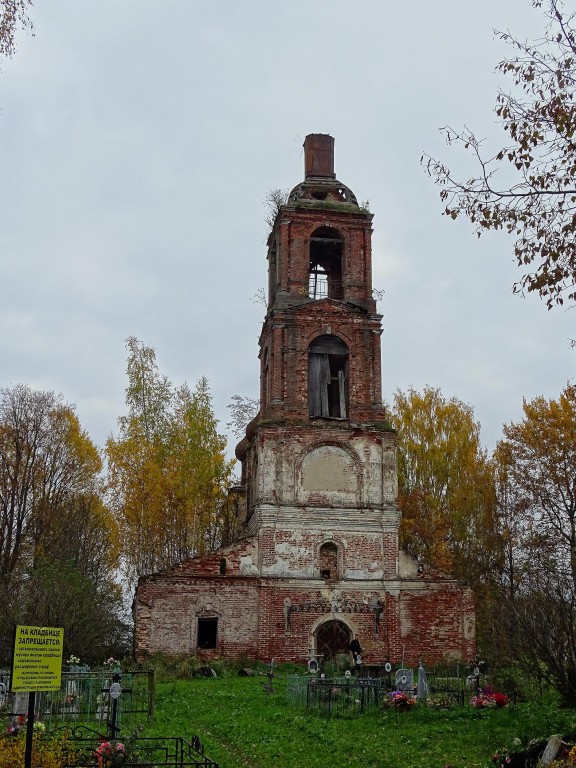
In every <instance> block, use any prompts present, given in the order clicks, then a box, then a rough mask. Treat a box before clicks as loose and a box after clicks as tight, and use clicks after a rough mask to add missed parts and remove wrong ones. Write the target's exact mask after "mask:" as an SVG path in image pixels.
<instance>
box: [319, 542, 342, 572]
mask: <svg viewBox="0 0 576 768" xmlns="http://www.w3.org/2000/svg"><path fill="white" fill-rule="evenodd" d="M319 556H320V557H319V559H320V578H321V579H325V580H327V581H328V580H336V579H338V547H337V546H336V544H334V542H332V541H328V542H326V543H325V544H322V546H321V547H320V552H319Z"/></svg>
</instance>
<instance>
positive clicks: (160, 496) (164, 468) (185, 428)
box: [106, 338, 233, 577]
mask: <svg viewBox="0 0 576 768" xmlns="http://www.w3.org/2000/svg"><path fill="white" fill-rule="evenodd" d="M127 349H128V363H127V374H128V387H127V389H126V403H127V408H128V413H127V415H126V416H122V417H121V418H120V419H119V428H120V434H119V436H118V437H117V438H110V439H109V440H108V443H107V446H106V455H107V459H108V469H109V476H108V496H109V500H110V505H111V508H112V509H113V510H114V513H115V516H116V520H117V522H118V525H119V529H120V540H121V542H122V557H123V562H124V564H125V568H126V572H127V574H128V575H129V576H131V577H137V576H140V575H143V574H149V573H154V572H156V571H158V570H161V569H163V568H167V567H169V566H170V565H172V564H174V563H176V562H180V561H182V560H185V559H187V558H190V557H193V556H195V555H198V554H202V553H203V552H206V551H209V550H211V549H214V548H215V547H216V546H217V545H218V544H219V543H220V541H221V537H222V532H223V528H224V527H225V524H226V513H227V493H228V488H229V486H230V484H231V480H232V466H233V462H231V461H229V460H227V459H226V457H225V454H224V449H225V446H226V440H225V438H224V437H223V436H221V435H219V434H218V431H217V422H216V419H215V417H214V413H213V410H212V401H211V397H210V391H209V388H208V383H207V381H206V379H200V381H199V382H198V384H197V385H196V388H195V389H194V390H193V391H191V390H190V389H189V388H188V386H187V385H183V386H182V387H180V388H178V389H175V388H174V387H173V386H172V384H171V383H170V382H169V381H168V380H167V379H166V377H164V376H162V375H161V374H160V372H159V371H158V367H157V365H156V356H155V353H154V350H153V349H151V348H150V347H146V346H144V345H143V344H142V343H141V342H140V341H138V340H137V339H135V338H130V339H128V341H127Z"/></svg>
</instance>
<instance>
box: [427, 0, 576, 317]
mask: <svg viewBox="0 0 576 768" xmlns="http://www.w3.org/2000/svg"><path fill="white" fill-rule="evenodd" d="M532 4H533V6H534V7H540V6H542V5H543V4H545V5H546V8H547V10H546V11H545V17H546V20H547V24H546V27H545V31H544V34H543V36H542V37H541V38H540V39H539V40H538V41H536V42H534V43H524V42H521V41H519V40H517V39H515V38H514V37H513V36H512V35H511V34H510V33H509V32H504V33H497V34H498V35H499V36H500V37H501V39H502V40H505V41H506V42H507V43H508V44H509V45H510V46H511V47H512V49H513V50H514V55H513V56H511V57H510V58H508V59H505V60H504V61H502V62H501V63H500V64H499V65H498V67H497V69H498V70H499V71H500V72H501V73H502V74H503V75H506V76H509V77H511V78H512V80H513V86H514V90H513V91H512V92H511V93H507V92H504V91H500V92H499V93H498V96H497V99H496V108H495V111H496V115H497V117H498V119H499V121H500V125H501V127H502V128H503V130H504V132H505V133H506V134H507V141H506V143H505V144H504V146H502V147H500V148H499V149H497V150H496V151H494V152H486V151H485V148H484V146H483V142H482V141H480V140H479V139H478V138H477V136H476V135H475V134H474V133H473V132H472V131H470V130H467V129H464V130H462V131H458V130H453V129H452V128H450V127H446V128H444V129H443V131H444V134H445V136H446V139H447V141H448V144H452V145H453V144H456V145H459V146H461V147H463V148H464V149H465V150H467V151H468V152H471V153H472V156H473V158H474V161H475V170H474V171H473V176H472V177H470V178H465V179H459V178H457V177H456V175H454V174H453V173H452V172H451V171H450V169H449V168H448V167H447V166H446V165H445V164H444V163H443V162H441V161H439V160H436V159H434V158H432V157H430V156H428V155H424V156H423V158H422V162H423V164H424V166H425V168H426V169H427V171H428V173H429V175H430V176H431V177H432V178H433V179H434V180H435V182H436V183H437V184H439V185H440V187H441V191H440V197H441V199H442V201H443V202H444V203H445V209H444V214H445V215H446V216H449V217H450V218H452V219H456V218H458V217H460V216H465V217H466V218H468V219H469V220H470V222H471V223H472V224H473V225H474V228H475V231H476V233H477V235H478V236H480V235H481V234H482V233H484V232H487V231H489V230H498V229H503V230H505V231H506V232H508V233H509V234H511V235H513V236H514V237H515V238H516V242H515V246H514V256H515V258H516V261H517V263H518V265H519V266H520V267H521V268H522V269H523V270H525V272H524V274H523V276H522V278H521V279H520V281H519V282H518V283H517V284H516V285H515V286H514V289H515V291H517V292H523V291H525V290H526V291H536V292H537V293H538V294H539V295H540V296H541V297H542V298H543V299H544V300H545V301H546V304H547V306H548V308H549V309H550V308H551V307H552V306H553V305H554V304H562V303H563V301H564V296H566V297H567V299H568V301H570V302H571V303H573V302H574V301H575V300H576V282H575V278H574V276H575V274H576V237H575V235H576V103H575V100H574V93H575V89H576V37H575V35H576V32H575V25H574V14H573V13H568V12H565V10H564V4H563V3H562V2H561V0H547V1H546V2H545V3H543V0H533V3H532Z"/></svg>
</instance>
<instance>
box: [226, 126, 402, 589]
mask: <svg viewBox="0 0 576 768" xmlns="http://www.w3.org/2000/svg"><path fill="white" fill-rule="evenodd" d="M304 166H305V178H304V180H303V181H302V182H301V183H300V184H298V185H297V186H296V187H294V189H293V190H292V191H291V192H290V194H289V196H288V198H287V200H286V202H285V203H284V204H282V205H280V206H279V207H278V211H277V215H276V219H275V221H274V225H273V227H272V231H271V232H270V236H269V238H268V275H269V281H268V285H269V290H268V306H267V312H266V317H265V320H264V324H263V328H262V333H261V335H260V340H259V344H260V384H261V386H260V411H259V414H258V416H257V417H256V418H255V419H254V420H253V421H252V422H251V423H250V425H249V426H248V428H247V432H246V437H245V438H244V440H242V442H241V443H240V444H239V445H238V446H237V449H236V455H237V457H238V459H239V460H240V461H241V462H242V468H243V485H244V487H245V491H246V509H245V526H246V533H247V534H248V535H255V536H257V537H258V539H259V569H260V573H261V575H263V576H264V575H268V576H282V577H284V578H285V577H290V576H291V577H294V578H299V579H302V578H313V579H316V578H318V579H323V580H328V581H329V582H330V583H331V584H334V583H337V582H338V583H340V582H345V581H346V580H347V579H350V578H354V579H357V578H360V577H362V578H365V579H367V580H368V582H371V581H372V580H373V579H377V580H379V579H383V578H384V577H385V576H387V577H388V578H390V577H394V576H395V575H396V573H397V557H398V525H399V513H398V509H397V506H396V492H397V479H396V433H395V432H394V430H393V429H392V428H391V427H390V426H389V425H388V423H387V421H386V414H385V410H384V406H383V403H382V396H381V363H380V335H381V333H382V329H381V315H379V314H378V313H377V312H376V303H375V301H374V298H373V296H372V251H371V235H372V214H371V213H370V212H369V211H368V210H367V209H366V208H363V207H362V206H360V205H358V201H357V199H356V197H355V195H354V193H353V192H352V191H351V190H350V189H349V188H348V187H347V186H346V185H345V184H343V183H342V182H340V181H338V179H337V178H336V174H335V172H334V139H333V138H332V137H331V136H328V135H326V134H311V135H309V136H307V137H306V140H305V142H304ZM297 542H298V543H297ZM327 562H329V563H331V566H330V567H327V566H326V563H327ZM371 586H374V584H373V583H372V584H371Z"/></svg>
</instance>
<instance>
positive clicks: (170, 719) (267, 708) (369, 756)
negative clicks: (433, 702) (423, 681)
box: [144, 676, 576, 768]
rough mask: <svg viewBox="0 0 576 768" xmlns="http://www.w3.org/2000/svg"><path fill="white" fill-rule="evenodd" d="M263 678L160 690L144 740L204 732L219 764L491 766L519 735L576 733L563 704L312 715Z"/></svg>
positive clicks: (575, 720) (282, 767) (573, 717)
mask: <svg viewBox="0 0 576 768" xmlns="http://www.w3.org/2000/svg"><path fill="white" fill-rule="evenodd" d="M264 680H265V678H263V677H249V678H239V677H233V676H230V677H219V678H215V679H201V678H199V679H193V680H177V681H174V682H168V683H159V684H158V685H157V696H156V716H155V719H154V721H153V722H152V723H150V724H149V725H148V726H147V727H146V730H145V733H144V735H164V736H183V737H185V738H189V737H191V736H192V735H199V736H200V738H201V739H202V741H203V742H204V744H205V750H206V754H207V755H208V756H209V757H211V758H212V759H213V760H216V761H217V762H219V763H220V766H221V768H248V766H249V767H250V768H333V767H334V766H338V767H339V768H342V767H345V768H376V766H378V768H400V767H401V768H443V767H444V766H451V768H484V766H487V765H489V764H490V758H491V756H492V754H493V753H494V752H495V751H497V750H499V749H501V748H505V747H508V748H511V747H512V743H513V740H514V739H520V740H521V741H522V743H523V744H527V743H528V741H529V740H530V739H533V738H547V737H548V736H550V735H551V734H553V733H562V734H567V733H569V732H572V731H574V727H575V724H576V712H574V711H573V710H561V709H559V708H558V707H557V706H556V705H555V704H543V703H538V704H536V703H531V704H518V705H511V706H510V707H508V708H506V709H493V710H492V709H491V710H482V711H480V710H474V709H472V708H470V707H468V706H466V707H464V708H455V709H452V710H446V711H444V710H438V711H437V710H431V709H429V708H426V707H421V706H418V707H417V708H416V709H415V710H413V711H410V712H406V713H396V712H395V711H393V710H386V711H383V712H381V713H372V714H371V713H368V714H364V715H360V716H356V717H354V718H351V719H330V718H325V717H320V716H318V715H314V714H310V713H308V712H307V711H306V710H305V709H301V708H297V707H295V706H293V705H292V704H290V703H289V702H288V701H287V699H286V694H285V691H286V680H285V679H278V680H277V681H275V684H274V687H275V692H274V693H272V694H267V693H266V692H265V691H264V690H263V688H262V681H264Z"/></svg>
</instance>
